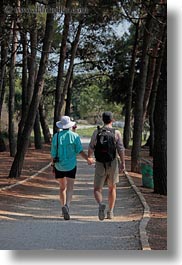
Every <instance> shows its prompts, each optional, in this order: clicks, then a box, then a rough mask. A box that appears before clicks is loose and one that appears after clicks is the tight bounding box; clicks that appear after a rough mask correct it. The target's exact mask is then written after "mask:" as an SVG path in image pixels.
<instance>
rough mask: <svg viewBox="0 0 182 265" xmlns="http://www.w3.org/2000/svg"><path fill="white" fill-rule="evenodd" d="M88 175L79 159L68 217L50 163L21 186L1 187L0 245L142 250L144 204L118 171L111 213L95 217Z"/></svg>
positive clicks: (91, 170)
mask: <svg viewBox="0 0 182 265" xmlns="http://www.w3.org/2000/svg"><path fill="white" fill-rule="evenodd" d="M93 174H94V167H93V166H87V164H86V162H85V161H83V160H82V159H81V158H79V159H78V172H77V180H76V183H75V189H74V196H73V202H72V205H71V208H70V214H71V220H70V221H65V220H63V218H62V217H60V213H61V207H60V204H59V187H58V185H57V183H56V182H55V180H54V178H53V176H52V175H51V171H50V168H49V169H47V170H46V171H45V172H44V173H41V174H40V175H39V176H37V177H35V178H33V179H31V180H30V181H28V182H25V183H23V184H22V185H18V186H16V187H14V188H12V189H10V190H7V191H1V192H0V249H63V250H131V249H132V250H139V249H141V243H140V238H139V222H140V220H141V218H142V213H143V208H142V205H141V203H140V201H139V199H138V197H137V195H136V193H135V192H134V191H133V189H132V188H131V185H130V184H129V182H128V180H127V178H126V177H124V176H122V177H121V178H120V183H119V184H118V189H117V201H116V208H115V218H114V219H113V220H107V219H105V220H104V221H99V220H98V217H97V204H96V202H95V200H94V197H93ZM104 201H105V202H107V190H106V188H104Z"/></svg>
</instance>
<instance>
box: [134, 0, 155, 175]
mask: <svg viewBox="0 0 182 265" xmlns="http://www.w3.org/2000/svg"><path fill="white" fill-rule="evenodd" d="M155 10H156V3H154V2H153V1H150V3H149V7H148V14H147V19H146V24H145V27H144V36H143V45H142V57H141V67H140V85H139V86H138V87H137V90H136V98H135V109H134V133H133V146H132V152H131V171H133V172H139V171H140V165H139V154H140V149H141V140H142V128H143V100H144V94H145V88H146V81H147V73H148V63H149V48H150V46H151V42H152V31H153V25H154V23H153V22H154V21H153V19H154V17H155Z"/></svg>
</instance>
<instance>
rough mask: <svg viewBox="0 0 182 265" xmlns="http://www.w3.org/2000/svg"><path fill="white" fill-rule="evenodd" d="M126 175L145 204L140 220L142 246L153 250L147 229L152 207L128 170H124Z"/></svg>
mask: <svg viewBox="0 0 182 265" xmlns="http://www.w3.org/2000/svg"><path fill="white" fill-rule="evenodd" d="M124 174H125V176H126V177H127V179H128V181H129V183H130V185H131V187H132V189H133V190H134V191H135V193H136V194H137V196H138V198H139V200H140V202H141V204H142V205H143V209H144V210H143V216H142V218H141V220H140V225H139V234H140V242H141V246H142V250H151V247H150V244H149V239H148V235H147V231H146V227H147V224H148V222H149V220H150V207H149V205H148V204H147V202H146V200H145V198H144V196H143V195H142V193H141V191H140V190H139V189H138V188H137V186H136V185H135V183H134V181H133V180H132V178H131V177H130V176H129V174H128V172H126V171H125V172H124Z"/></svg>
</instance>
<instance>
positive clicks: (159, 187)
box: [153, 45, 167, 195]
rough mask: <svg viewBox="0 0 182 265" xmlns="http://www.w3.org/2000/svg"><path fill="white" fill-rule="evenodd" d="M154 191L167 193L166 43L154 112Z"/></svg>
mask: <svg viewBox="0 0 182 265" xmlns="http://www.w3.org/2000/svg"><path fill="white" fill-rule="evenodd" d="M154 126H155V130H154V132H155V133H154V136H155V137H154V159H153V178H154V192H155V193H158V194H162V195H167V45H165V56H164V59H163V63H162V67H161V77H160V82H159V88H158V91H157V98H156V106H155V112H154Z"/></svg>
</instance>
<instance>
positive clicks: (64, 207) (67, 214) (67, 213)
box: [62, 204, 70, 220]
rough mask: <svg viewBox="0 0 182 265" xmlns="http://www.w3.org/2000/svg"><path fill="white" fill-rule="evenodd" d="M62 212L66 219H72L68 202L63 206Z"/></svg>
mask: <svg viewBox="0 0 182 265" xmlns="http://www.w3.org/2000/svg"><path fill="white" fill-rule="evenodd" d="M62 213H63V217H64V220H70V215H69V208H68V206H67V205H66V204H65V205H64V206H63V207H62Z"/></svg>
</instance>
